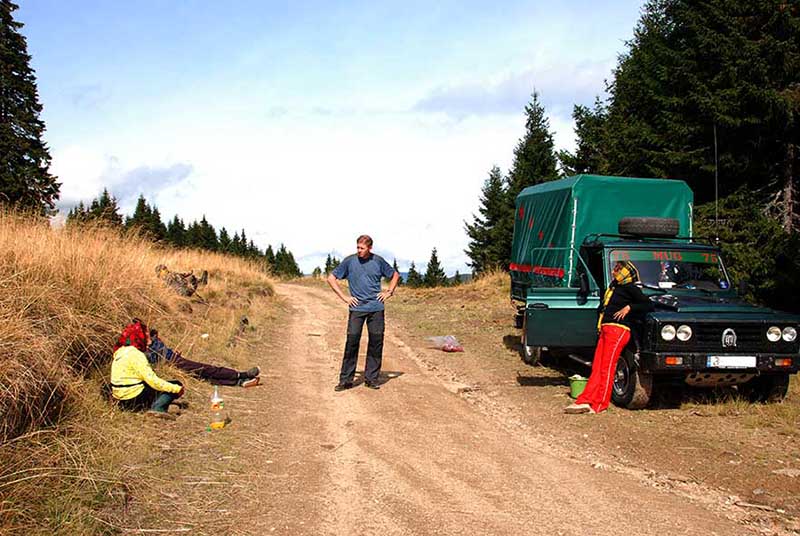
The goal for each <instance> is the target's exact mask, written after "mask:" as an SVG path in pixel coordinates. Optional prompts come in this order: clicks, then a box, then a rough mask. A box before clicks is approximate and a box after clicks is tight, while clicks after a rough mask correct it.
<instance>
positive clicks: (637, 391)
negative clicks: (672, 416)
mask: <svg viewBox="0 0 800 536" xmlns="http://www.w3.org/2000/svg"><path fill="white" fill-rule="evenodd" d="M652 395H653V376H652V375H651V374H645V373H643V372H640V371H639V367H638V365H637V364H636V359H635V357H634V355H633V352H631V351H630V349H628V348H625V349H624V350H623V351H622V355H620V356H619V360H618V361H617V370H616V372H615V374H614V384H613V386H612V388H611V400H612V401H613V402H614V404H615V405H617V406H620V407H622V408H627V409H643V408H645V407H647V404H649V403H650V397H651V396H652Z"/></svg>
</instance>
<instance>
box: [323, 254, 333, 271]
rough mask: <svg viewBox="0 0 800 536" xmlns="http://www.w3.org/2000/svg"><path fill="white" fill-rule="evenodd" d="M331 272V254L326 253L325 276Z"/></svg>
mask: <svg viewBox="0 0 800 536" xmlns="http://www.w3.org/2000/svg"><path fill="white" fill-rule="evenodd" d="M332 270H333V265H332V261H331V254H330V253H328V256H327V257H326V258H325V275H329V274H330V273H331V271H332Z"/></svg>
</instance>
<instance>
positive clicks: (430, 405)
mask: <svg viewBox="0 0 800 536" xmlns="http://www.w3.org/2000/svg"><path fill="white" fill-rule="evenodd" d="M277 292H278V294H279V296H281V298H282V299H283V300H285V302H286V304H287V306H288V309H289V313H288V315H289V317H290V321H289V322H288V327H287V329H286V332H285V333H284V334H283V337H284V340H283V342H282V344H280V345H279V346H278V347H279V350H278V352H277V354H276V355H275V356H272V357H271V359H270V365H271V370H270V371H269V373H268V374H267V378H266V381H267V386H266V388H261V389H260V390H259V395H260V396H259V398H260V399H262V400H261V403H262V404H264V405H266V406H268V407H269V411H264V412H259V413H258V415H257V416H256V415H254V418H259V419H263V421H264V422H263V423H260V425H259V426H258V427H256V428H257V429H260V430H261V431H262V432H261V433H262V434H263V437H261V438H260V439H259V438H257V437H254V438H253V440H254V445H255V444H260V445H268V446H269V448H268V449H262V450H258V449H255V452H253V453H252V454H251V459H252V463H251V467H250V469H251V474H250V480H251V482H253V483H254V485H252V486H250V489H249V490H248V492H247V493H245V494H244V495H243V496H241V497H240V500H243V501H245V502H244V503H241V504H239V505H238V506H239V508H240V509H241V511H242V512H241V514H243V515H245V517H243V518H242V519H243V523H242V524H241V525H240V526H239V528H240V529H241V531H242V532H243V533H248V534H287V535H295V534H309V535H312V534H314V535H316V534H336V535H338V534H381V535H392V534H481V535H485V534H565V535H566V534H575V535H586V534H592V535H603V534H609V535H611V534H614V535H616V534H670V535H671V534H703V535H708V534H719V535H732V534H752V532H751V531H749V530H747V528H746V527H744V526H742V525H739V524H736V523H734V522H733V521H731V520H730V519H727V518H725V517H723V516H722V515H720V513H719V512H712V511H710V510H708V509H706V508H704V507H703V506H702V505H700V504H695V503H693V502H692V501H690V500H687V499H686V498H685V497H680V496H677V495H675V494H672V493H669V492H667V491H663V490H659V489H656V488H653V487H648V486H646V485H644V484H643V483H642V481H641V480H639V479H636V478H634V477H632V476H629V475H625V474H619V473H616V472H611V471H606V470H604V469H603V468H602V467H597V468H592V467H591V466H590V465H589V464H586V463H578V462H577V461H575V460H572V459H569V458H567V457H565V456H563V453H561V454H560V453H559V452H557V451H555V450H553V449H551V448H548V447H547V446H546V444H545V443H543V442H539V441H538V440H537V435H536V434H535V433H534V432H532V431H530V430H525V429H522V428H519V429H516V428H514V427H513V426H510V425H509V423H508V422H504V421H503V419H502V418H500V417H492V416H487V415H486V414H485V413H484V412H481V411H478V410H476V409H475V408H474V407H473V406H472V405H471V404H469V403H468V402H467V401H466V400H465V398H463V397H462V396H459V395H457V394H454V393H453V392H452V391H451V390H448V388H447V386H446V384H445V382H444V381H443V380H442V379H440V378H438V377H436V376H435V375H434V374H432V373H431V372H429V371H427V370H425V369H424V368H421V367H420V366H419V364H418V361H417V360H416V359H414V358H413V349H412V348H409V347H408V346H406V345H405V343H403V342H402V338H403V337H402V333H400V332H398V331H397V329H398V328H397V326H396V324H393V322H392V316H391V303H389V305H388V307H387V338H386V345H385V349H384V362H383V375H384V377H383V381H384V382H385V383H384V384H383V386H382V388H381V389H380V390H378V391H373V390H370V389H366V388H365V387H363V386H362V385H360V384H358V385H357V386H356V387H355V388H353V389H351V390H349V391H344V392H338V393H337V392H334V391H333V386H334V385H335V383H336V381H337V375H338V368H339V364H340V360H341V352H342V348H343V344H344V329H345V323H346V318H347V309H346V307H345V306H344V304H342V303H340V302H338V301H337V300H336V298H335V296H334V295H333V293H332V292H329V291H326V290H325V289H320V288H314V287H308V286H303V285H293V284H281V285H278V286H277ZM365 337H366V335H365ZM365 342H366V341H364V342H363V343H362V348H361V357H360V360H359V364H360V366H359V370H363V359H364V358H363V354H364V350H365V347H366V344H365ZM576 450H579V446H576Z"/></svg>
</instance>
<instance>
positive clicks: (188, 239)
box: [185, 220, 203, 248]
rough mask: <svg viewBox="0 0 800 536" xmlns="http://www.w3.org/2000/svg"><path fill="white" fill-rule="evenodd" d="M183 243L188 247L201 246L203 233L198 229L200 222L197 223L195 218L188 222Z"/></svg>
mask: <svg viewBox="0 0 800 536" xmlns="http://www.w3.org/2000/svg"><path fill="white" fill-rule="evenodd" d="M185 243H186V246H187V247H190V248H202V247H203V233H202V232H201V230H200V224H199V223H197V220H195V221H193V222H192V223H190V224H189V227H187V228H186V234H185Z"/></svg>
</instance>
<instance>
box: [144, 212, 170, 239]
mask: <svg viewBox="0 0 800 536" xmlns="http://www.w3.org/2000/svg"><path fill="white" fill-rule="evenodd" d="M148 230H149V231H150V235H151V236H152V238H153V240H156V241H158V240H164V238H166V236H167V227H166V225H164V222H163V221H162V220H161V212H159V211H158V208H157V207H156V206H155V205H153V210H152V212H151V213H150V222H149V225H148Z"/></svg>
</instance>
